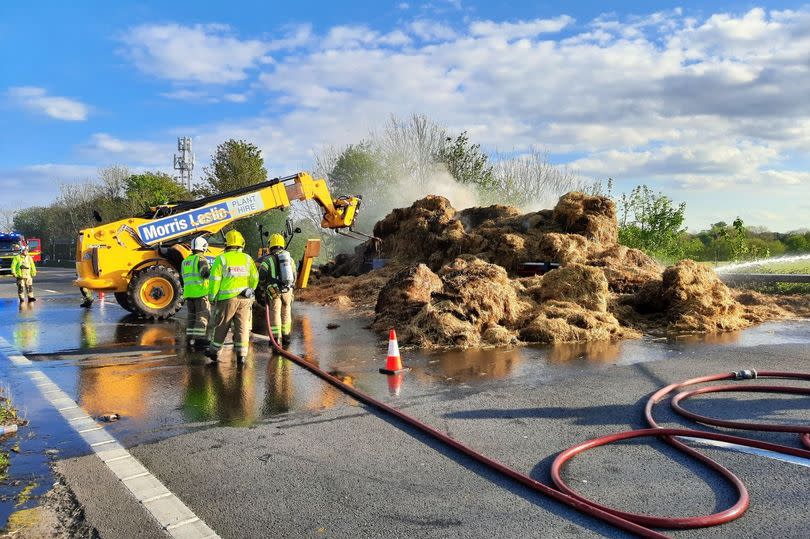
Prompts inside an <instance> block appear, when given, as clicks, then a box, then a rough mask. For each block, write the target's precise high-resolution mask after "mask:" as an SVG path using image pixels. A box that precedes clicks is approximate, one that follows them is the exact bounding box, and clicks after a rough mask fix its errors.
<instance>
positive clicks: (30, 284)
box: [11, 245, 37, 303]
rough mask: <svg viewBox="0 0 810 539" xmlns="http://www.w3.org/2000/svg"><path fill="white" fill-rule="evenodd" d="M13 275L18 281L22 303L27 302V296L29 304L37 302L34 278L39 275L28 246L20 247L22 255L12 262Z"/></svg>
mask: <svg viewBox="0 0 810 539" xmlns="http://www.w3.org/2000/svg"><path fill="white" fill-rule="evenodd" d="M11 274H12V275H13V276H14V277H16V279H17V297H18V298H20V303H24V302H25V296H26V295H27V296H28V302H29V303H30V302H32V301H36V300H37V298H35V297H34V277H36V275H37V268H36V266H35V265H34V259H33V258H31V255H29V254H28V247H27V246H25V245H22V246H20V254H18V255H15V256H14V258H13V259H12V260H11Z"/></svg>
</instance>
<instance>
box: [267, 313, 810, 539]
mask: <svg viewBox="0 0 810 539" xmlns="http://www.w3.org/2000/svg"><path fill="white" fill-rule="evenodd" d="M265 318H266V322H267V327H268V330H269V328H270V327H271V324H270V308H269V306H265ZM268 335H269V340H270V343H271V344H272V346H273V348H274V349H275V350H276V352H278V353H279V354H280V355H281V356H283V357H285V358H287V359H289V360H290V361H292V362H294V363H295V364H296V365H298V366H300V367H303V368H304V369H306V370H308V371H309V372H311V373H312V374H314V375H316V376H318V377H319V378H321V379H322V380H324V381H326V382H328V383H329V384H331V385H333V386H335V387H336V388H338V389H339V390H341V391H343V392H344V393H346V394H347V395H349V396H351V397H353V398H354V399H356V400H358V401H360V402H362V403H364V404H367V405H369V406H372V407H374V408H376V409H377V410H380V411H382V412H384V413H386V414H388V415H390V416H393V417H395V418H397V419H398V420H400V421H402V422H404V423H406V424H408V425H410V426H412V427H414V428H416V429H417V430H419V431H421V432H423V433H425V434H427V435H429V436H430V437H432V438H434V439H436V440H438V441H440V442H442V443H443V444H445V445H447V446H448V447H451V448H453V449H455V450H456V451H458V452H460V453H462V454H464V455H466V456H468V457H470V458H471V459H473V460H475V461H476V462H479V463H481V464H483V465H484V466H486V467H488V468H490V469H492V470H494V471H496V472H498V473H500V474H502V475H505V476H506V477H509V478H510V479H512V480H514V481H517V482H518V483H521V484H522V485H525V486H527V487H529V488H530V489H532V490H535V491H537V492H539V493H541V494H543V495H546V496H548V497H550V498H552V499H554V500H556V501H558V502H561V503H563V504H565V505H568V506H569V507H572V508H574V509H576V510H577V511H580V512H582V513H584V514H586V515H589V516H591V517H594V518H597V519H599V520H602V521H604V522H607V523H609V524H612V525H613V526H616V527H617V528H620V529H622V530H625V531H628V532H631V533H634V534H636V535H639V536H641V537H655V538H664V537H668V536H667V535H665V534H662V533H660V532H658V531H656V530H653V529H651V528H650V526H653V527H659V528H698V527H707V526H715V525H717V524H723V523H725V522H729V521H731V520H734V519H735V518H738V517H740V516H741V515H742V514H743V513H744V512H745V510H746V509H747V508H748V505H749V496H748V491H747V490H746V488H745V485H743V483H742V481H740V479H739V478H737V477H736V476H735V475H734V474H732V473H731V472H730V471H729V470H727V469H726V468H725V467H723V466H722V465H721V464H719V463H717V462H715V461H714V460H712V459H710V458H709V457H707V456H706V455H703V454H702V453H699V452H698V451H696V450H694V449H692V448H691V447H689V446H687V445H685V444H684V443H682V442H680V441H678V440H676V439H675V438H674V437H675V436H687V437H690V438H699V439H706V440H715V441H720V442H727V443H732V444H738V445H742V446H746V447H754V448H758V449H764V450H767V451H775V452H778V453H783V454H788V455H792V456H796V457H801V458H806V459H810V451H808V450H804V449H796V448H792V447H788V446H784V445H779V444H772V443H768V442H761V441H758V440H752V439H749V438H742V437H739V436H731V435H727V434H720V433H713V432H706V431H699V430H691V429H671V428H662V427H659V426H658V424H657V423H656V422H655V420H654V419H653V417H652V408H653V406H655V404H657V403H658V402H659V401H661V400H662V399H663V398H664V397H665V396H667V395H668V394H670V393H671V392H673V391H675V390H677V389H680V388H683V387H687V386H691V385H694V384H701V383H706V382H714V381H718V380H735V379H748V378H753V377H760V378H762V377H766V378H782V379H785V378H786V379H793V380H810V373H791V372H773V371H764V372H760V373H756V372H755V371H740V372H738V373H730V374H726V373H724V374H716V375H711V376H703V377H700V378H692V379H691V380H686V381H684V382H678V383H675V384H670V385H668V386H666V387H664V388H662V389H660V390H658V391H657V392H655V393H654V394H653V395H652V396H651V397H650V399H649V400H648V401H647V405H646V407H645V416H646V418H647V422H648V424H649V425H650V426H651V428H648V429H639V430H631V431H627V432H620V433H616V434H610V435H608V436H603V437H600V438H595V439H593V440H588V441H586V442H583V443H580V444H577V445H575V446H573V447H570V448H569V449H566V450H565V451H563V452H562V453H560V454H559V455H558V456H557V458H556V459H555V460H554V462H553V464H552V469H551V475H552V478H553V480H554V483H555V485H556V488H555V487H553V486H551V485H547V484H545V483H541V482H540V481H537V480H535V479H532V478H531V477H529V476H528V475H526V474H523V473H520V472H518V471H517V470H515V469H513V468H510V467H509V466H507V465H505V464H503V463H501V462H498V461H496V460H494V459H492V458H489V457H487V456H485V455H482V454H481V453H479V452H477V451H475V450H474V449H472V448H471V447H469V446H467V445H465V444H464V443H462V442H460V441H458V440H456V439H455V438H451V437H450V436H448V435H446V434H444V433H443V432H440V431H438V430H436V429H435V428H433V427H431V426H430V425H428V424H426V423H423V422H422V421H420V420H418V419H416V418H414V417H412V416H409V415H408V414H405V413H404V412H401V411H400V410H397V409H396V408H393V407H391V406H389V405H388V404H386V403H384V402H382V401H379V400H377V399H375V398H374V397H372V396H370V395H368V394H366V393H364V392H362V391H360V390H358V389H356V388H354V387H352V386H350V385H348V384H345V383H344V382H342V381H341V380H340V379H338V378H336V377H334V376H332V375H331V374H329V373H328V372H326V371H324V370H323V369H321V368H320V367H318V366H317V365H315V364H314V363H312V362H310V361H307V360H305V359H303V358H301V357H300V356H297V355H296V354H294V353H292V352H290V351H288V350H285V349H284V348H282V347H281V346H280V345H279V343H278V342H276V339H275V337H274V336H273V332H272V331H268ZM749 372H750V373H753V375H752V376H749V375H748V374H740V373H749ZM750 388H757V389H750ZM762 388H767V389H762ZM751 390H753V391H763V392H769V393H791V394H810V388H808V389H805V388H797V387H792V386H751V385H747V386H741V387H740V386H733V385H727V386H715V387H707V388H702V389H699V390H693V391H690V392H686V393H685V394H679V395H680V398H678V399H677V402H675V400H673V408H674V409H675V411H677V412H679V413H681V412H680V411H679V410H683V408H681V407H679V406H676V405H677V404H678V402H680V401H681V400H683V399H685V398H689V397H690V396H693V395H697V394H703V393H711V392H715V391H718V392H719V391H751ZM683 412H685V413H686V414H688V415H686V417H690V418H692V419H695V420H696V421H699V422H700V423H705V424H709V425H718V426H724V425H722V423H734V424H735V426H736V425H739V423H737V422H724V421H721V420H716V419H712V418H708V417H704V416H698V415H697V414H693V413H691V412H686V410H683ZM742 424H743V425H745V426H746V427H745V428H747V429H749V430H770V431H779V432H796V433H799V434H802V442H803V443H804V444H805V445H806V446H807V447H809V448H810V426H775V425H762V424H754V423H742ZM762 426H764V427H765V428H759V427H762ZM737 428H742V427H737ZM647 436H655V437H659V438H661V439H663V440H665V441H667V442H668V443H670V444H671V445H673V446H674V447H676V448H678V449H680V450H681V451H684V452H685V453H687V454H688V455H690V456H693V457H695V458H697V459H698V460H700V461H701V462H703V463H704V464H706V465H707V466H709V467H710V468H712V469H714V470H716V471H718V472H719V473H720V474H722V475H723V477H725V478H726V479H727V480H728V481H729V482H731V483H732V484H733V485H734V487H735V488H736V490H737V493H738V495H739V499H738V501H737V503H735V504H734V505H733V506H732V507H731V508H729V509H726V510H724V511H720V512H718V513H715V514H712V515H707V516H700V517H685V518H672V517H659V516H648V515H639V514H635V513H628V512H624V511H619V510H617V509H613V508H610V507H606V506H603V505H600V504H598V503H596V502H593V501H591V500H589V499H587V498H585V497H584V496H581V495H580V494H578V493H577V492H576V491H574V490H573V489H572V488H571V487H569V486H568V485H567V484H566V483H565V482H564V481H563V480H562V477H561V469H562V467H563V465H564V464H565V463H566V462H567V461H568V460H570V459H571V458H573V457H574V456H576V455H577V454H579V453H582V452H584V451H587V450H588V449H591V448H594V447H599V446H602V445H606V444H610V443H613V442H617V441H621V440H628V439H631V438H641V437H647Z"/></svg>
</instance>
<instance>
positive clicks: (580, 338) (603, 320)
mask: <svg viewBox="0 0 810 539" xmlns="http://www.w3.org/2000/svg"><path fill="white" fill-rule="evenodd" d="M519 335H520V339H521V340H522V341H524V342H527V343H543V344H554V343H566V342H586V341H600V340H609V339H618V338H632V337H638V336H639V334H638V332H636V331H634V330H631V329H627V328H623V327H622V326H621V325H619V322H618V320H616V318H615V317H614V316H613V315H612V314H610V313H608V312H595V311H591V310H589V309H586V308H583V307H582V306H581V305H577V304H576V303H571V302H567V301H548V302H545V303H543V304H541V305H540V306H539V307H538V308H537V309H536V310H535V311H533V313H532V315H531V317H530V318H529V319H528V321H527V323H526V324H525V325H524V326H523V327H522V328H521V329H520V331H519Z"/></svg>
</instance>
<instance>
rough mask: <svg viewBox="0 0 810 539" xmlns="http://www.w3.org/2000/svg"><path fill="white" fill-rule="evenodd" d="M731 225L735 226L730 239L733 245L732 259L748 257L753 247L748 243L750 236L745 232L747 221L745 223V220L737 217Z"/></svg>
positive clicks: (737, 259)
mask: <svg viewBox="0 0 810 539" xmlns="http://www.w3.org/2000/svg"><path fill="white" fill-rule="evenodd" d="M731 226H732V228H733V232H732V233H731V235H730V240H729V243H730V245H731V259H732V260H734V261H735V262H738V261H740V260H743V259H745V258H747V257H748V254H749V252H750V250H751V249H750V247H749V245H748V237H747V235H746V232H745V223H743V220H742V219H740V218H739V217H737V218H736V219H734V222H733V223H732V225H731Z"/></svg>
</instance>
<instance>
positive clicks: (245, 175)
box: [203, 139, 267, 193]
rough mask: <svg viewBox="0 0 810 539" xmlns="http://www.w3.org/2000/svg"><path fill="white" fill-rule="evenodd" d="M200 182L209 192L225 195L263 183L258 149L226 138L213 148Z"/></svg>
mask: <svg viewBox="0 0 810 539" xmlns="http://www.w3.org/2000/svg"><path fill="white" fill-rule="evenodd" d="M204 173H205V177H204V179H203V181H204V182H205V183H206V184H207V185H206V186H205V187H207V188H208V190H209V191H210V192H211V193H225V192H227V191H233V190H234V189H239V188H242V187H247V186H249V185H253V184H256V183H260V182H263V181H266V180H267V169H266V168H264V158H262V152H261V150H259V148H258V146H256V145H255V144H253V143H250V142H245V141H244V140H234V139H229V140H226V141H225V142H223V143H222V144H220V145H219V146H217V149H216V152H214V155H213V156H211V165H209V166H208V167H206V168H205V169H204Z"/></svg>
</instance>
